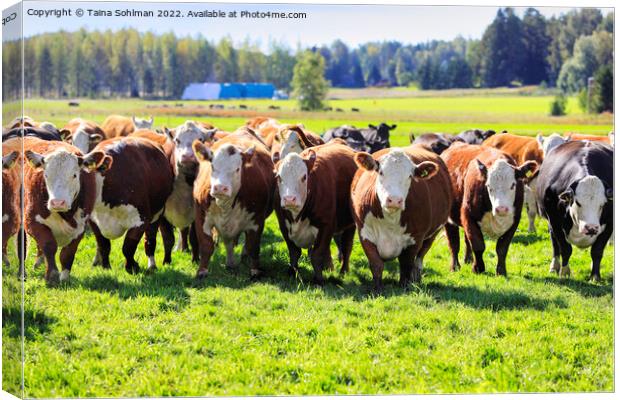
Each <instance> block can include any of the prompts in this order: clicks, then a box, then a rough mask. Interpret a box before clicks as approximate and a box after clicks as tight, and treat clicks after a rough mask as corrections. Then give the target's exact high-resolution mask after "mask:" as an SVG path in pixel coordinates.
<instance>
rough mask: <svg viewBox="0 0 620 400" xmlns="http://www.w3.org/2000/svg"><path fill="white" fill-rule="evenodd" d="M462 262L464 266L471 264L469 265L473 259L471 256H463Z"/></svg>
mask: <svg viewBox="0 0 620 400" xmlns="http://www.w3.org/2000/svg"><path fill="white" fill-rule="evenodd" d="M463 262H464V263H465V264H471V263H473V262H474V257H473V256H471V255H470V256H465V258H464V259H463Z"/></svg>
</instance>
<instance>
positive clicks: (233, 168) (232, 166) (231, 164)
mask: <svg viewBox="0 0 620 400" xmlns="http://www.w3.org/2000/svg"><path fill="white" fill-rule="evenodd" d="M231 148H232V149H234V152H233V154H230V149H231ZM242 162H243V160H242V158H241V153H240V151H239V149H237V148H236V147H235V146H233V145H230V144H226V145H224V146H222V147H220V148H219V149H217V151H216V152H215V154H214V155H213V161H212V162H211V193H213V190H214V187H215V186H216V185H222V186H226V187H228V188H229V190H230V196H229V197H230V198H231V199H232V198H234V197H235V196H236V195H237V193H238V192H239V189H240V187H241V167H242V165H241V164H242ZM216 201H217V199H216Z"/></svg>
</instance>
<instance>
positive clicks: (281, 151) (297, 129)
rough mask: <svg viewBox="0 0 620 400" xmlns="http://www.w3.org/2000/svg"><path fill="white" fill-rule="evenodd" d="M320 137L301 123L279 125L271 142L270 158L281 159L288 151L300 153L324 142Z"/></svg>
mask: <svg viewBox="0 0 620 400" xmlns="http://www.w3.org/2000/svg"><path fill="white" fill-rule="evenodd" d="M324 143H325V142H324V141H323V139H321V137H320V136H319V135H317V134H315V133H312V132H310V131H308V130H307V129H305V128H304V126H303V125H301V124H285V125H282V126H280V129H279V130H278V132H277V133H276V135H275V137H274V139H273V142H272V144H271V158H272V159H274V161H277V160H279V159H283V158H284V157H286V156H287V155H288V154H289V153H297V154H299V153H301V152H302V151H304V150H305V149H307V148H310V147H314V146H318V145H321V144H324Z"/></svg>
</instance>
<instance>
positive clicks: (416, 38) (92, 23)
mask: <svg viewBox="0 0 620 400" xmlns="http://www.w3.org/2000/svg"><path fill="white" fill-rule="evenodd" d="M61 7H65V8H71V9H73V14H74V16H72V17H61V18H56V17H47V18H39V17H35V16H28V15H24V18H25V21H24V35H25V36H31V35H34V34H38V33H44V32H53V31H58V30H60V29H64V30H68V31H74V30H77V29H79V28H81V27H86V28H87V29H89V30H105V29H120V28H127V27H131V28H136V29H138V30H139V31H143V32H144V31H152V32H155V33H165V32H170V31H172V32H174V33H175V34H176V35H177V36H186V35H190V36H195V35H197V34H202V35H203V36H204V37H206V38H208V39H210V40H214V41H217V40H219V39H220V38H222V37H224V36H228V35H230V36H231V37H232V38H233V40H234V41H235V42H241V41H243V40H244V39H246V38H249V39H250V41H251V42H253V43H256V44H258V45H259V46H261V47H262V48H263V49H266V48H267V46H268V44H269V42H270V40H275V41H278V42H283V43H286V44H288V45H289V46H290V47H291V48H296V47H297V46H298V45H301V46H303V47H306V46H310V45H321V44H329V43H331V42H333V41H334V40H335V39H340V40H342V41H344V42H345V43H347V44H348V45H350V46H357V45H358V44H360V43H365V42H369V41H382V40H398V41H400V42H403V43H420V42H425V41H428V40H432V39H444V40H450V39H453V38H455V37H456V36H458V35H461V36H463V37H465V38H480V37H481V36H482V33H483V32H484V29H485V27H486V26H487V25H488V24H489V23H490V22H491V21H492V20H493V18H494V16H495V14H496V12H497V7H490V6H489V7H480V6H478V7H466V6H388V5H378V6H369V5H355V6H352V5H302V4H291V5H282V4H271V5H270V4H245V5H244V4H241V3H240V4H230V3H228V4H224V3H220V4H217V3H216V4H210V5H208V6H207V5H205V4H200V3H192V4H187V3H174V4H170V3H169V4H168V5H166V6H165V7H163V6H162V4H161V3H159V4H157V3H131V4H130V3H106V2H93V3H91V2H53V3H50V2H41V1H25V2H24V13H25V14H27V13H28V12H27V11H28V10H29V9H33V10H34V9H37V10H46V9H47V10H49V9H54V8H61ZM78 7H79V8H82V9H84V10H86V9H89V8H90V9H99V10H115V9H119V10H123V9H127V8H132V9H135V10H157V9H162V8H163V9H176V10H180V11H181V12H182V13H183V14H184V15H185V13H186V12H187V11H189V10H192V11H202V10H206V9H209V10H222V11H225V12H226V13H228V12H230V11H233V10H237V11H241V10H248V11H269V10H270V11H278V12H291V11H293V12H305V13H307V18H306V19H294V20H293V19H288V20H273V19H241V18H236V19H231V18H226V19H210V18H180V19H165V18H164V19H161V18H159V19H158V18H135V17H114V18H109V17H87V16H86V15H85V16H83V17H81V18H80V17H77V16H75V10H76V9H77V8H78ZM516 10H517V13H519V14H522V13H523V11H524V10H525V9H524V8H518V7H516ZM538 10H539V11H540V12H541V13H542V14H544V15H545V16H547V17H550V16H551V15H554V14H555V15H558V14H560V13H564V12H567V11H568V10H570V8H558V7H539V8H538Z"/></svg>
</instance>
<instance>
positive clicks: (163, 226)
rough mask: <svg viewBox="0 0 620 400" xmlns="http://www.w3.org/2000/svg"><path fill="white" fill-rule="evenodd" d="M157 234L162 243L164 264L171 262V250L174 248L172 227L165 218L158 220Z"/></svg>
mask: <svg viewBox="0 0 620 400" xmlns="http://www.w3.org/2000/svg"><path fill="white" fill-rule="evenodd" d="M159 233H161V241H162V242H163V243H164V261H163V263H164V264H170V263H171V262H172V248H173V247H174V226H172V224H171V223H170V222H168V220H167V219H166V218H163V217H162V218H161V219H160V220H159Z"/></svg>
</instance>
